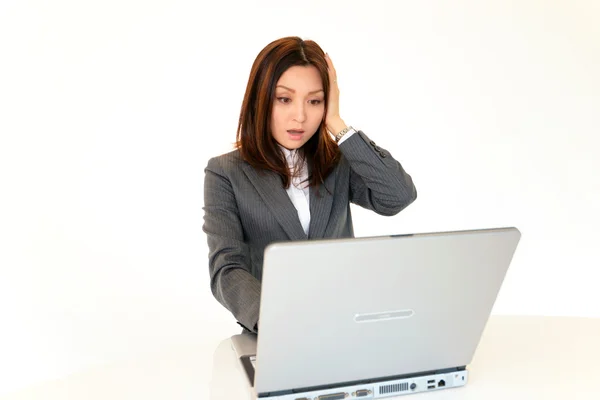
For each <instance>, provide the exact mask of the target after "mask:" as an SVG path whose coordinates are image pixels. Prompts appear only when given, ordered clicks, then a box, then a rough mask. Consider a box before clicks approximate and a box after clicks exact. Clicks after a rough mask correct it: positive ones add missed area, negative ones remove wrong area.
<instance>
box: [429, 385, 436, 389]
mask: <svg viewBox="0 0 600 400" xmlns="http://www.w3.org/2000/svg"><path fill="white" fill-rule="evenodd" d="M427 389H435V385H427Z"/></svg>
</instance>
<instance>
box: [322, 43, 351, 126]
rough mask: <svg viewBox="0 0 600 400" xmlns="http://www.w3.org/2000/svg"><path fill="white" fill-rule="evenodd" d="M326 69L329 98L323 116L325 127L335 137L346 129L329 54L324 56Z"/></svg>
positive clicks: (338, 90)
mask: <svg viewBox="0 0 600 400" xmlns="http://www.w3.org/2000/svg"><path fill="white" fill-rule="evenodd" d="M325 60H327V67H328V69H329V97H328V99H327V115H325V125H326V126H327V130H328V131H329V132H331V133H332V134H334V135H336V134H337V133H338V132H340V131H342V130H343V129H344V128H345V127H346V123H345V122H344V120H343V119H342V117H340V88H339V87H338V83H337V74H336V72H335V68H334V66H333V62H332V61H331V58H329V54H325Z"/></svg>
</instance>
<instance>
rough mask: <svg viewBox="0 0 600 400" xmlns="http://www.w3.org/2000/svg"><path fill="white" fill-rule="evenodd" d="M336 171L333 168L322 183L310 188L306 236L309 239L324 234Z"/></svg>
mask: <svg viewBox="0 0 600 400" xmlns="http://www.w3.org/2000/svg"><path fill="white" fill-rule="evenodd" d="M336 171H337V170H336V169H334V170H333V171H332V172H331V173H330V174H329V176H328V177H327V178H325V182H324V183H323V184H321V185H319V186H317V187H316V188H315V187H311V188H310V225H309V230H308V237H309V238H310V239H321V238H323V235H324V234H325V229H326V228H327V222H329V215H330V214H331V206H332V204H333V194H334V190H335V174H336Z"/></svg>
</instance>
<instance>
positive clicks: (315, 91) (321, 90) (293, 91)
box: [277, 85, 324, 94]
mask: <svg viewBox="0 0 600 400" xmlns="http://www.w3.org/2000/svg"><path fill="white" fill-rule="evenodd" d="M277 87H278V88H284V89H286V90H289V91H290V92H292V93H296V91H295V90H294V89H291V88H289V87H287V86H283V85H277ZM319 92H324V90H323V89H319V90H313V91H312V92H308V94H315V93H319Z"/></svg>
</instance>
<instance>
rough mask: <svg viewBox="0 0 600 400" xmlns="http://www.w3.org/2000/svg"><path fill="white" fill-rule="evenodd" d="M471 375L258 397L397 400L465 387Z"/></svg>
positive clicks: (276, 399)
mask: <svg viewBox="0 0 600 400" xmlns="http://www.w3.org/2000/svg"><path fill="white" fill-rule="evenodd" d="M467 377H468V371H467V370H462V371H456V372H448V373H444V374H435V375H423V376H419V377H413V378H406V379H397V380H386V381H382V382H377V383H367V384H359V385H352V386H344V387H339V388H331V389H326V390H315V391H309V392H301V393H288V394H282V395H274V396H260V395H259V396H258V399H268V400H351V399H352V400H353V399H364V400H374V399H385V398H388V397H393V396H401V395H406V394H414V393H420V392H429V391H433V390H441V389H450V388H456V387H461V386H464V385H465V384H466V383H467Z"/></svg>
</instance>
